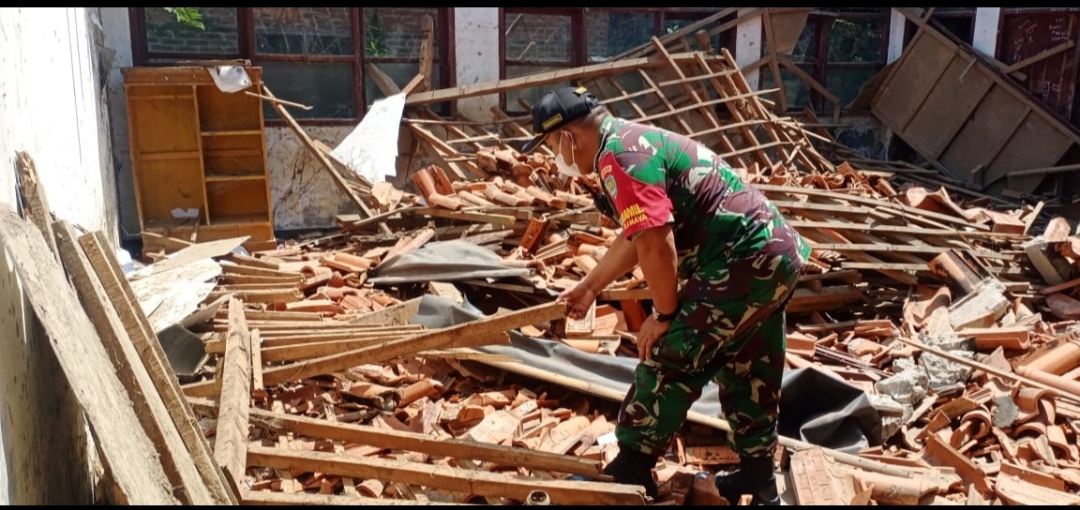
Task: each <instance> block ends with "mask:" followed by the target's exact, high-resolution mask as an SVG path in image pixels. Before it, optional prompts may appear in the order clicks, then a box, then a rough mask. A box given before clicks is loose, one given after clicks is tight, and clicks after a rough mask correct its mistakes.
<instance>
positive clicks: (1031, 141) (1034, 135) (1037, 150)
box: [983, 115, 1073, 193]
mask: <svg viewBox="0 0 1080 510" xmlns="http://www.w3.org/2000/svg"><path fill="white" fill-rule="evenodd" d="M1072 143H1073V141H1072V139H1070V138H1069V137H1068V136H1066V135H1065V133H1062V132H1061V130H1059V129H1058V128H1057V127H1056V126H1054V125H1053V124H1050V122H1048V121H1047V120H1046V119H1044V118H1043V117H1042V116H1040V115H1030V116H1028V118H1027V120H1026V121H1024V122H1023V123H1022V124H1020V127H1019V128H1017V130H1016V132H1014V133H1013V135H1012V137H1010V138H1009V141H1008V142H1007V143H1006V144H1005V147H1003V148H1002V149H1001V152H999V153H998V155H997V157H996V158H994V161H993V163H991V164H990V166H989V167H987V169H986V173H985V174H984V175H983V187H984V188H986V187H989V186H990V185H992V184H994V183H995V182H996V181H998V180H999V179H1001V178H1003V177H1005V176H1006V175H1008V174H1009V173H1011V172H1015V171H1017V170H1027V169H1031V168H1047V167H1051V166H1054V165H1055V164H1056V163H1057V162H1058V160H1060V159H1061V157H1062V156H1064V155H1065V151H1067V150H1069V147H1071V146H1072ZM1041 181H1042V179H1041V178H1040V176H1032V178H1030V179H1028V178H1025V179H1023V180H1015V182H1014V183H1013V186H1019V185H1023V186H1024V188H1025V189H1017V190H1016V191H1020V192H1024V193H1031V192H1032V191H1035V187H1037V186H1038V185H1039V183H1040V182H1041Z"/></svg>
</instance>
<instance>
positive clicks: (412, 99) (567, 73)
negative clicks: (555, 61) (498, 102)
mask: <svg viewBox="0 0 1080 510" xmlns="http://www.w3.org/2000/svg"><path fill="white" fill-rule="evenodd" d="M679 56H682V57H683V58H687V57H686V56H685V55H679ZM665 64H666V62H665V61H663V60H658V59H654V58H649V57H646V58H635V59H632V60H622V61H615V62H604V63H602V64H593V65H590V66H584V67H575V68H572V69H560V70H558V71H550V72H547V73H538V74H531V75H528V76H522V77H520V78H511V79H508V80H497V81H491V82H486V83H477V84H475V85H463V86H460V87H454V88H445V89H439V90H432V91H429V92H421V93H419V94H413V95H411V96H408V97H406V98H405V106H419V105H424V104H431V103H441V102H444V101H456V100H459V99H465V98H469V97H477V96H485V95H488V94H501V93H503V92H507V91H511V90H517V89H522V88H530V87H539V86H541V85H551V84H553V83H560V82H565V81H572V80H587V79H590V78H594V77H596V76H603V75H605V74H618V73H621V72H625V71H633V70H635V69H639V68H651V67H657V66H661V65H665Z"/></svg>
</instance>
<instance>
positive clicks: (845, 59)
mask: <svg viewBox="0 0 1080 510" xmlns="http://www.w3.org/2000/svg"><path fill="white" fill-rule="evenodd" d="M887 31H888V17H887V14H885V13H882V14H881V15H875V14H869V15H863V16H860V17H857V18H856V17H842V16H838V17H836V18H834V19H833V20H832V23H830V24H829V32H828V34H827V36H826V41H827V46H826V51H825V53H826V56H825V67H824V77H825V88H826V89H827V90H828V91H829V92H831V93H832V94H833V95H834V96H836V97H837V98H838V99H839V100H840V104H841V105H843V106H845V107H846V106H847V105H848V104H849V103H851V101H852V100H854V99H855V96H857V95H859V89H861V88H862V86H863V84H864V83H866V82H867V80H869V79H870V78H872V77H873V76H874V75H875V74H877V72H878V71H879V70H880V69H881V68H882V67H884V66H885V57H886V54H887V51H888V48H887V46H886V45H885V41H886V39H887V37H886V35H885V34H886V32H887Z"/></svg>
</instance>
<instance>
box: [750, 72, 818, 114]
mask: <svg viewBox="0 0 1080 510" xmlns="http://www.w3.org/2000/svg"><path fill="white" fill-rule="evenodd" d="M799 67H800V68H801V69H802V70H803V71H806V72H807V74H810V75H811V76H813V74H812V73H813V72H814V70H813V67H811V66H806V65H800V66H799ZM780 79H781V80H783V81H784V92H785V93H786V94H787V103H788V109H789V110H801V109H803V107H806V106H810V86H809V85H807V84H806V83H805V82H803V81H802V80H801V79H799V77H798V76H795V73H792V72H791V71H789V70H787V69H785V68H783V67H781V68H780ZM775 83H776V82H775V81H774V80H773V74H772V71H771V70H769V67H768V66H763V67H761V90H768V89H773V88H778V87H777V86H776V85H775ZM765 99H768V100H770V101H773V102H779V101H780V94H779V92H773V93H771V94H767V95H766V96H765Z"/></svg>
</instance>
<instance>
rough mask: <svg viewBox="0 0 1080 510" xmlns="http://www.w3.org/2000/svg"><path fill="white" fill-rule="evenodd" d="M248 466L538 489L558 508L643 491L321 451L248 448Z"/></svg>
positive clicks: (632, 501) (515, 494) (631, 500)
mask: <svg viewBox="0 0 1080 510" xmlns="http://www.w3.org/2000/svg"><path fill="white" fill-rule="evenodd" d="M248 465H250V466H260V467H269V468H276V469H294V470H299V471H306V472H319V473H327V474H333V475H339V476H351V477H354V478H361V479H367V478H375V479H377V480H379V479H382V480H394V481H397V482H403V483H409V484H416V485H423V486H425V487H432V488H436V489H443V490H448V491H452V492H459V493H463V494H472V495H477V496H485V497H506V498H510V499H515V500H518V501H525V500H526V497H527V496H528V495H529V493H530V492H532V491H534V490H542V491H544V492H547V493H548V495H549V496H551V500H552V502H553V503H555V504H560V505H643V504H645V489H644V487H641V486H636V485H625V484H616V483H608V482H578V481H565V480H539V479H531V478H524V477H519V476H511V475H505V474H501V473H489V472H486V471H474V470H467V469H461V468H453V467H449V466H436V465H432V464H420V463H416V462H402V461H395V460H387V459H378V458H371V457H346V456H340V455H335V454H333V453H325V452H308V451H288V450H282V449H279V448H268V447H265V446H249V447H248Z"/></svg>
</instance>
